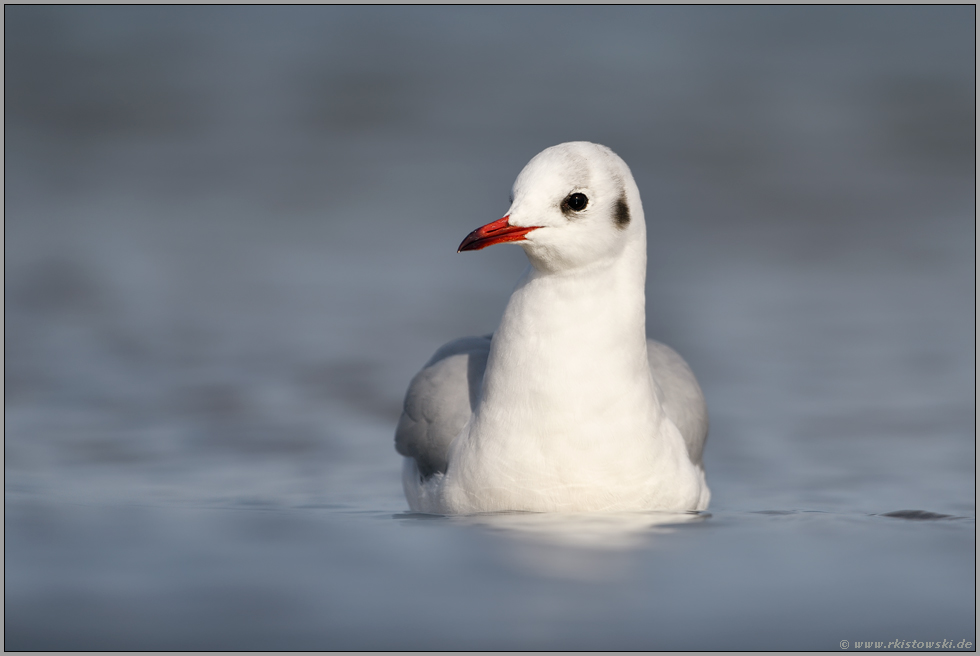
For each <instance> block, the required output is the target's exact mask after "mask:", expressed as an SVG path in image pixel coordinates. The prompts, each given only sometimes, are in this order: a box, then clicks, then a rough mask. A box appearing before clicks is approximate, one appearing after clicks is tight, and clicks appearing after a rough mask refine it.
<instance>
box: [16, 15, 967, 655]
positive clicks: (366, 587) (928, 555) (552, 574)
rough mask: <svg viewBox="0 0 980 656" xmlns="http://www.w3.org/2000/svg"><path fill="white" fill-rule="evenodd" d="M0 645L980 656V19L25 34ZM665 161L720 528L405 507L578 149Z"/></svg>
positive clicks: (164, 20) (657, 253) (42, 21)
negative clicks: (883, 648) (443, 383)
mask: <svg viewBox="0 0 980 656" xmlns="http://www.w3.org/2000/svg"><path fill="white" fill-rule="evenodd" d="M4 15H5V44H4V56H5V98H6V105H5V111H6V131H5V136H6V142H5V163H6V172H5V191H6V194H5V215H6V225H5V242H4V245H5V247H4V254H5V262H4V292H5V301H4V309H5V331H6V334H5V342H4V345H5V349H4V354H5V371H4V393H5V420H4V428H5V538H4V539H5V548H6V553H5V555H6V557H5V575H6V580H5V646H6V648H7V649H467V648H469V649H495V648H534V649H689V650H690V649H839V648H840V644H841V641H842V640H847V641H849V643H850V647H851V649H852V650H853V649H858V648H859V647H858V646H857V644H856V643H857V642H859V641H861V642H863V641H883V642H885V643H886V644H887V643H888V642H890V641H895V640H901V641H937V642H938V641H941V640H950V641H954V642H955V643H959V642H960V641H961V640H968V641H970V642H971V643H972V644H973V645H975V644H976V638H975V636H976V625H975V610H976V601H975V580H976V578H975V577H976V566H975V549H976V538H975V514H976V510H975V508H976V507H975V492H976V488H975V476H976V469H975V457H976V447H975V439H974V413H975V391H976V387H975V379H974V372H975V357H976V350H975V333H974V330H975V322H974V311H975V282H974V280H975V266H974V261H975V254H976V251H975V235H976V232H975V222H974V219H975V216H974V157H975V141H974V121H975V118H974V116H975V114H974V112H975V103H974V98H975V77H974V75H975V73H974V40H975V33H974V25H975V8H974V7H972V6H946V7H865V8H849V7H817V8H814V7H809V8H786V7H782V8H768V7H754V8H747V9H745V8H742V9H740V8H730V7H691V8H682V7H610V8H596V7H591V8H585V7H580V8H558V7H554V8H552V7H539V8H518V7H502V8H441V7H429V8H422V9H412V8H394V7H374V8H353V7H348V8H333V7H303V8H295V7H294V8H269V7H244V8H243V7H238V8H195V7H156V8H134V7H129V8H126V7H100V8H77V7H54V8H51V7H48V8H44V7H25V6H20V7H5V11H4ZM579 139H585V140H590V141H596V142H600V143H604V144H606V145H608V146H610V147H612V148H613V149H614V150H615V151H617V152H618V153H619V154H620V155H621V156H622V157H623V158H624V159H625V160H626V161H627V162H628V163H629V164H630V166H631V167H632V170H633V172H634V175H635V178H636V180H637V183H638V185H639V188H640V191H641V193H642V195H643V202H644V208H645V210H646V215H647V222H648V232H649V254H650V256H649V257H650V267H649V274H648V282H647V304H648V310H647V314H648V318H647V324H648V332H649V333H650V335H651V336H653V337H656V338H658V339H661V340H663V341H665V342H667V343H669V344H671V345H672V346H674V347H675V348H676V349H677V350H679V351H680V352H681V353H682V354H683V355H684V356H685V357H686V358H687V359H688V360H689V362H690V363H691V366H692V367H693V369H694V371H695V372H696V374H697V375H698V377H699V379H700V381H701V384H702V386H703V388H704V391H705V394H706V396H707V399H708V405H709V411H710V415H711V422H712V428H711V434H710V436H709V441H708V445H707V450H706V452H705V458H706V469H707V473H708V481H709V483H710V485H711V488H712V491H713V498H712V503H711V507H710V508H709V510H708V512H707V513H703V514H701V515H661V514H656V513H651V514H648V515H612V516H599V517H588V516H585V517H575V516H571V517H561V516H548V515H507V514H504V515H490V516H478V517H468V518H466V517H461V518H446V517H431V516H422V515H413V514H410V513H408V512H407V506H406V504H405V502H404V499H403V497H402V493H401V488H400V480H399V468H400V458H399V457H398V456H397V455H396V454H395V452H394V448H393V430H394V425H395V422H396V421H397V417H398V414H399V411H400V403H401V397H402V394H403V393H404V390H405V388H406V386H407V384H408V381H409V380H410V379H411V377H412V375H414V373H415V372H416V371H417V370H418V368H419V367H420V366H421V365H422V363H423V362H425V360H427V359H428V357H429V356H430V355H431V354H432V352H433V351H434V350H435V349H436V348H437V347H438V346H439V345H441V344H442V343H444V342H446V341H448V340H450V339H453V338H455V337H458V336H462V335H467V334H485V333H487V332H490V331H492V330H493V329H494V328H495V327H496V322H497V321H498V319H499V317H500V314H501V312H502V310H503V307H504V304H505V303H506V300H507V298H508V296H509V293H510V290H511V289H512V287H513V284H514V283H515V282H516V280H517V277H518V276H519V274H520V271H521V269H522V268H523V266H524V257H523V254H522V252H521V251H520V249H519V248H516V247H505V246H501V247H495V248H492V249H488V250H486V251H481V252H479V253H465V254H461V255H457V254H456V252H455V249H456V246H457V245H458V243H459V241H460V240H461V239H462V237H463V236H465V235H466V234H467V233H468V232H469V231H470V230H472V229H473V228H475V227H477V226H479V225H482V224H484V223H487V222H489V221H491V220H494V219H497V218H499V217H500V215H501V213H502V212H503V211H504V210H506V208H507V205H508V202H507V196H508V193H509V188H510V185H511V183H512V182H513V179H514V177H515V176H516V175H517V173H518V172H519V171H520V169H521V168H522V167H523V165H524V164H525V163H526V162H527V160H528V159H530V158H531V157H532V156H533V155H534V154H536V153H537V152H538V151H540V150H541V149H543V148H545V147H547V146H550V145H553V144H555V143H559V142H562V141H569V140H579Z"/></svg>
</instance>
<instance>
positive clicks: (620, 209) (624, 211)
mask: <svg viewBox="0 0 980 656" xmlns="http://www.w3.org/2000/svg"><path fill="white" fill-rule="evenodd" d="M613 219H614V220H615V221H616V227H617V228H619V229H620V230H623V229H625V228H626V226H628V225H629V223H630V208H629V205H627V204H626V194H623V195H622V196H620V197H619V200H617V201H616V208H615V211H614V212H613Z"/></svg>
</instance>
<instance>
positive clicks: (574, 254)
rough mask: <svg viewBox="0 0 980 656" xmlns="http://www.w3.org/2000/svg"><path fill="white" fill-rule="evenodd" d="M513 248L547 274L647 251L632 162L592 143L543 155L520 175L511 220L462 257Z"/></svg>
mask: <svg viewBox="0 0 980 656" xmlns="http://www.w3.org/2000/svg"><path fill="white" fill-rule="evenodd" d="M508 241H512V242H516V243H519V244H520V245H521V246H523V247H524V251H525V252H526V253H527V256H528V259H529V260H530V261H531V264H532V265H533V266H534V267H535V268H537V269H540V270H544V271H561V270H568V269H574V268H578V267H582V266H587V265H591V264H595V263H599V262H602V261H607V260H608V261H612V260H615V259H616V258H618V257H619V256H620V255H621V254H622V253H623V251H624V250H625V249H626V248H627V245H628V244H631V243H632V244H640V245H641V246H642V248H643V250H644V252H645V248H646V234H645V227H644V225H643V208H642V207H641V205H640V194H639V191H637V188H636V183H634V182H633V175H632V174H631V173H630V170H629V167H628V166H626V162H624V161H623V160H622V159H620V158H619V156H618V155H616V153H614V152H613V151H612V150H610V149H609V148H607V147H605V146H600V145H599V144H594V143H589V142H587V141H574V142H569V143H563V144H559V145H557V146H552V147H551V148H548V149H546V150H543V151H541V152H540V153H538V154H537V155H536V156H535V157H534V159H532V160H531V161H530V162H528V164H527V166H525V167H524V170H523V171H521V173H520V175H518V176H517V181H516V182H514V188H513V196H512V198H511V206H510V210H509V211H508V212H507V214H506V216H504V218H502V219H500V220H498V221H494V222H493V223H489V224H487V225H485V226H483V227H481V228H477V229H476V230H474V231H473V232H471V233H470V234H469V235H467V237H466V239H464V240H463V243H462V244H460V246H459V250H460V251H469V250H479V249H481V248H485V247H487V246H492V245H493V244H499V243H503V242H508Z"/></svg>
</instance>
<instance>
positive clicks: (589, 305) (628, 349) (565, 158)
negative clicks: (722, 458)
mask: <svg viewBox="0 0 980 656" xmlns="http://www.w3.org/2000/svg"><path fill="white" fill-rule="evenodd" d="M503 242H515V243H517V244H520V245H521V246H522V247H523V248H524V252H525V253H526V254H527V258H528V260H529V261H530V266H529V267H528V269H527V270H526V272H525V273H524V275H523V276H522V277H521V279H520V281H519V282H518V283H517V287H516V288H515V290H514V293H513V294H512V295H511V297H510V301H509V302H508V304H507V308H506V310H504V316H503V318H502V319H501V321H500V326H499V328H497V331H496V332H495V333H494V334H493V335H492V336H491V335H487V336H485V337H464V338H462V339H458V340H456V341H453V342H450V343H449V344H446V345H445V346H443V347H442V348H440V349H439V350H438V351H436V353H435V355H434V356H432V359H431V360H429V362H428V363H427V364H426V365H425V367H424V368H423V369H422V371H420V372H419V373H418V374H417V375H416V376H415V378H414V379H413V380H412V382H411V385H410V386H409V388H408V392H407V394H406V396H405V409H404V412H403V413H402V416H401V420H400V421H399V422H398V428H397V430H396V433H395V445H396V448H397V450H398V452H399V453H400V454H402V455H403V456H405V463H404V469H403V484H404V488H405V496H406V497H407V499H408V504H409V506H410V507H411V508H412V510H415V511H417V512H426V513H439V514H464V513H477V512H495V511H545V512H547V511H555V512H591V511H624V510H626V511H634V510H703V509H705V508H706V507H707V506H708V499H709V497H710V492H709V491H708V486H707V484H706V483H705V477H704V467H703V465H702V459H701V453H702V450H703V447H704V442H705V438H706V437H707V433H708V415H707V408H706V406H705V403H704V396H703V395H702V393H701V388H700V387H699V386H698V383H697V381H696V380H695V378H694V374H693V373H691V370H690V368H689V367H688V366H687V364H686V363H685V362H684V360H683V359H682V358H681V357H680V356H679V355H678V354H677V353H675V352H674V351H673V350H672V349H670V348H669V347H667V346H665V345H663V344H660V343H659V342H655V341H653V340H647V337H646V316H645V290H644V286H645V281H646V253H647V242H646V224H645V222H644V218H643V207H642V205H641V203H640V192H639V190H638V189H637V187H636V183H635V182H634V181H633V176H632V174H631V173H630V170H629V167H627V166H626V163H625V162H624V161H623V160H622V159H620V158H619V156H617V155H616V154H615V153H614V152H612V150H610V149H609V148H607V147H605V146H600V145H598V144H593V143H589V142H584V141H578V142H572V143H564V144H560V145H558V146H553V147H551V148H548V149H547V150H544V151H543V152H541V153H539V154H538V155H537V156H535V157H534V159H532V160H531V161H530V162H529V163H528V164H527V166H525V167H524V170H523V171H521V173H520V175H519V176H518V177H517V181H516V182H515V183H514V188H513V198H512V202H511V206H510V210H509V211H508V212H507V215H506V216H504V218H502V219H500V220H499V221H494V222H493V223H490V224H487V225H485V226H483V227H481V228H478V229H476V230H474V231H473V232H472V233H470V234H469V235H468V236H467V237H466V239H464V240H463V243H462V244H460V247H459V250H461V251H468V250H479V249H481V248H485V247H487V246H490V245H493V244H499V243H503Z"/></svg>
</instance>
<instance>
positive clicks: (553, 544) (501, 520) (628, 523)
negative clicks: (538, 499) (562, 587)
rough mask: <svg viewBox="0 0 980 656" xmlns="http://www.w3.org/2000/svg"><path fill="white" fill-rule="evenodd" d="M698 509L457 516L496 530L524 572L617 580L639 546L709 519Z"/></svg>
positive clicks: (459, 520) (626, 570) (466, 522)
mask: <svg viewBox="0 0 980 656" xmlns="http://www.w3.org/2000/svg"><path fill="white" fill-rule="evenodd" d="M710 516H711V515H710V514H709V513H697V512H643V513H626V512H624V513H609V514H596V513H575V514H553V513H524V512H521V513H486V514H477V515H469V516H466V517H457V518H453V519H452V521H453V522H455V523H459V524H464V525H470V526H474V527H479V528H481V529H484V530H486V531H488V532H489V533H491V534H493V536H495V537H497V538H501V540H500V541H499V543H500V545H501V548H502V550H503V552H504V553H505V554H506V556H507V557H508V558H510V559H511V560H512V563H513V564H514V565H516V566H518V567H519V568H520V569H522V570H524V571H525V572H528V573H532V574H535V575H537V576H543V577H555V578H561V579H571V580H615V579H621V578H622V577H623V576H626V575H627V574H628V573H629V572H630V571H631V569H632V566H633V563H634V555H635V554H636V553H637V552H638V551H639V550H640V549H649V548H650V547H652V546H655V545H656V542H657V539H658V538H661V537H663V536H666V535H669V534H671V533H674V532H675V531H677V530H678V528H679V527H680V526H681V525H684V524H692V523H699V522H703V521H705V520H706V519H707V518H708V517H710Z"/></svg>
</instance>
